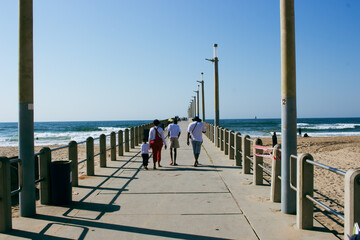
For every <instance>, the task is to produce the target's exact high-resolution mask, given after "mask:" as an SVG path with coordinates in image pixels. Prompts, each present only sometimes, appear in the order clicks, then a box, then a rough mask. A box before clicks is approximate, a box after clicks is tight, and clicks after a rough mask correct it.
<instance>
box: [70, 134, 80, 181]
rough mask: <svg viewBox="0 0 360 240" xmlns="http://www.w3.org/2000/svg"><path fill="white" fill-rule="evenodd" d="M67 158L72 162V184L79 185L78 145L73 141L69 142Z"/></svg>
mask: <svg viewBox="0 0 360 240" xmlns="http://www.w3.org/2000/svg"><path fill="white" fill-rule="evenodd" d="M69 160H70V161H71V162H72V186H73V187H77V186H79V171H78V145H77V142H75V141H70V143H69Z"/></svg>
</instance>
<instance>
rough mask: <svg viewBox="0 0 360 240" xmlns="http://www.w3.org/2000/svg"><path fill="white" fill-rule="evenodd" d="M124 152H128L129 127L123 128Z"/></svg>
mask: <svg viewBox="0 0 360 240" xmlns="http://www.w3.org/2000/svg"><path fill="white" fill-rule="evenodd" d="M125 152H130V148H129V129H128V128H126V129H125Z"/></svg>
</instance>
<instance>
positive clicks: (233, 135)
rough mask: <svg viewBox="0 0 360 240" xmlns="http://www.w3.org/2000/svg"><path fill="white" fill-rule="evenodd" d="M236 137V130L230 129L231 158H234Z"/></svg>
mask: <svg viewBox="0 0 360 240" xmlns="http://www.w3.org/2000/svg"><path fill="white" fill-rule="evenodd" d="M234 138H235V132H234V131H233V130H231V131H229V159H234V151H235V150H234V148H235V144H234Z"/></svg>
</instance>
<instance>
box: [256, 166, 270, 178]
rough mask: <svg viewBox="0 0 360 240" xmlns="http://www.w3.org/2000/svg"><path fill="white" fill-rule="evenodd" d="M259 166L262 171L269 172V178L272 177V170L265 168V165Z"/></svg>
mask: <svg viewBox="0 0 360 240" xmlns="http://www.w3.org/2000/svg"><path fill="white" fill-rule="evenodd" d="M258 166H259V167H261V168H262V169H264V170H265V171H266V172H268V173H269V176H271V170H270V169H268V168H267V167H265V166H264V165H262V164H260V163H259V164H258Z"/></svg>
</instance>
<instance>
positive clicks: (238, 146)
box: [235, 132, 242, 166]
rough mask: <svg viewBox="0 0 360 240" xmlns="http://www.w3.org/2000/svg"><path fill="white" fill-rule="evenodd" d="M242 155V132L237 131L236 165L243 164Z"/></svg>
mask: <svg viewBox="0 0 360 240" xmlns="http://www.w3.org/2000/svg"><path fill="white" fill-rule="evenodd" d="M241 155H242V148H241V133H239V132H237V133H236V134H235V160H236V166H241Z"/></svg>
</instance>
